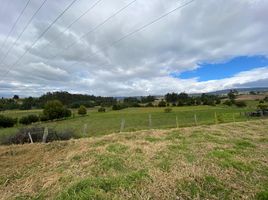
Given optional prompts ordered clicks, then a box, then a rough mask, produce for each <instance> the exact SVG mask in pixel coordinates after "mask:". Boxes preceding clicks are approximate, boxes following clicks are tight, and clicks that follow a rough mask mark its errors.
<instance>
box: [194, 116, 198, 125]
mask: <svg viewBox="0 0 268 200" xmlns="http://www.w3.org/2000/svg"><path fill="white" fill-rule="evenodd" d="M194 121H195V125H196V126H197V117H196V114H194Z"/></svg>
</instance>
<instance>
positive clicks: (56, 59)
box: [0, 0, 268, 96]
mask: <svg viewBox="0 0 268 200" xmlns="http://www.w3.org/2000/svg"><path fill="white" fill-rule="evenodd" d="M130 1H131V0H118V1H108V0H103V2H102V3H100V4H99V5H98V6H97V7H96V8H95V9H94V10H92V12H90V13H88V14H87V15H86V16H84V17H83V18H82V19H81V20H80V21H79V22H78V23H76V24H74V26H73V27H72V28H71V29H70V30H69V31H67V32H66V33H65V34H64V35H60V36H59V34H60V33H61V31H62V30H64V29H65V27H66V26H68V25H69V24H70V23H71V22H72V21H73V20H74V19H75V18H76V17H78V16H79V15H80V14H81V13H82V12H84V11H85V10H86V9H87V8H89V7H90V6H91V5H92V4H93V2H92V1H90V2H89V1H87V0H80V1H78V2H77V3H76V4H75V5H74V6H73V8H71V9H70V10H69V11H68V12H67V13H66V14H65V15H64V16H63V17H62V18H61V20H59V22H58V23H57V24H56V25H55V26H53V27H52V29H51V30H50V31H49V32H48V33H47V34H46V35H45V36H44V37H43V38H42V40H41V41H40V42H39V43H38V44H37V45H36V46H35V48H34V49H32V50H31V51H30V52H29V54H27V55H26V56H25V57H24V59H23V60H22V61H21V62H20V63H19V64H18V65H16V66H15V67H14V68H13V69H12V70H11V72H10V73H9V74H8V76H7V77H5V78H4V79H3V80H2V81H0V86H1V88H0V95H1V94H7V93H13V92H16V93H18V94H25V92H24V91H25V88H27V91H29V92H28V93H27V94H32V95H39V94H42V93H43V92H46V91H50V90H53V91H55V90H68V91H72V92H82V93H94V94H96V95H112V96H121V95H146V94H164V93H166V92H171V91H176V92H180V91H186V92H190V91H191V92H206V91H212V90H218V89H225V88H231V87H235V86H238V87H243V86H247V87H250V86H257V85H259V86H262V85H263V84H266V83H267V81H265V80H267V79H268V76H267V67H266V68H257V69H254V70H251V71H248V72H241V73H239V74H237V75H234V77H230V78H225V79H222V80H211V81H206V82H200V81H198V79H189V80H182V79H176V78H172V77H170V76H169V74H170V73H171V72H178V73H180V72H183V71H187V70H193V69H196V68H197V67H198V64H199V63H201V62H210V63H216V62H222V61H226V60H228V59H231V58H234V57H237V56H253V55H264V56H267V57H268V50H267V45H266V44H268V35H267V31H268V24H267V18H268V12H267V7H268V1H266V0H257V1H253V0H217V1H215V0H206V1H202V0H196V1H195V2H194V3H192V4H190V5H189V6H187V7H185V8H184V9H182V10H181V11H177V12H175V13H173V14H172V15H170V16H168V17H166V18H165V19H163V20H162V21H160V22H158V23H156V24H154V25H152V26H150V27H148V28H147V29H146V30H144V31H142V32H140V33H137V34H136V35H134V36H132V37H130V38H128V39H126V40H124V41H122V42H121V43H119V44H118V45H116V46H109V45H108V44H110V43H111V42H112V41H115V40H117V39H119V38H120V37H122V36H123V35H125V34H126V33H129V32H131V31H133V30H135V29H136V28H138V27H140V26H142V25H143V24H146V23H147V22H149V21H151V20H152V19H154V18H156V17H158V16H160V15H161V14H163V13H165V12H167V11H169V10H171V9H172V8H174V7H176V6H178V5H179V4H182V3H185V2H187V1H186V0H182V1H177V0H170V1H165V0H152V1H142V0H137V2H135V3H134V4H133V5H131V6H130V7H129V8H128V9H126V10H125V11H123V12H122V13H121V14H119V15H118V16H116V17H115V18H113V19H111V21H109V22H108V23H107V24H106V25H104V26H103V27H101V28H100V29H98V30H97V31H95V32H92V33H91V34H89V35H88V36H87V37H85V38H83V39H82V40H78V39H79V38H80V37H81V36H82V35H83V34H84V33H86V32H87V31H89V30H91V29H92V28H93V27H95V26H97V25H98V24H100V23H101V22H102V21H103V20H105V19H106V18H107V17H109V16H110V15H112V14H113V13H114V12H115V11H116V10H118V9H120V8H121V7H123V6H124V5H126V4H127V3H129V2H130ZM7 2H9V0H3V5H5V4H6V3H7ZM70 2H71V1H66V0H59V1H55V2H54V1H48V3H47V5H46V6H44V8H43V9H42V10H41V11H40V13H39V14H38V16H37V17H36V19H35V20H34V22H33V24H32V25H31V26H30V27H29V28H28V30H27V31H26V32H25V34H24V35H23V37H22V38H21V40H20V41H19V43H18V45H17V46H16V47H15V48H14V49H13V51H12V52H11V54H10V55H9V56H8V58H7V59H6V61H5V63H6V64H5V65H4V66H0V72H1V74H3V73H5V72H6V71H7V70H8V66H9V65H10V64H12V63H14V61H16V59H17V58H18V57H19V56H20V55H21V54H22V53H23V51H24V50H25V49H26V48H27V45H28V46H29V45H30V44H31V43H32V42H33V41H34V40H35V39H36V38H37V37H38V35H39V34H40V33H41V32H42V31H43V30H45V28H46V26H48V24H49V23H51V21H52V20H53V19H54V18H55V17H56V16H57V15H58V14H59V13H60V12H61V11H62V10H63V9H64V7H66V6H67V5H68V4H69V3H70ZM23 3H25V2H24V1H20V2H17V3H16V5H13V4H12V3H11V2H10V3H9V4H10V5H9V6H7V10H8V12H6V14H5V15H4V17H1V18H0V24H1V25H0V28H1V29H0V44H1V42H2V41H3V40H4V39H5V35H6V34H7V32H8V30H9V28H10V25H11V24H12V23H13V22H14V20H15V18H16V16H17V14H18V12H19V11H20V9H21V8H22V7H23ZM40 3H41V2H33V3H32V4H30V7H29V8H28V9H27V12H26V15H25V16H23V17H22V19H21V20H20V23H18V24H19V25H18V27H17V28H16V31H15V32H14V33H12V34H11V38H10V40H9V42H8V45H10V44H11V41H12V40H13V41H14V40H15V39H16V36H17V35H18V34H19V32H20V31H21V30H22V28H23V26H24V25H25V22H26V21H27V20H28V19H29V17H30V16H31V14H32V13H33V12H34V11H35V9H36V8H37V7H38V6H39V5H40ZM55 38H57V39H56V40H55ZM50 42H51V43H52V45H47V44H48V43H50ZM72 42H76V43H77V45H75V46H73V47H71V48H70V49H69V50H67V51H62V48H64V47H65V46H67V45H69V44H71V43H72ZM8 45H7V47H8ZM5 49H6V47H5V48H4V52H5ZM94 52H97V54H95V53H94ZM226 70H228V69H226ZM0 80H1V79H0ZM14 83H17V84H15V85H14ZM4 84H5V85H9V86H10V87H9V88H8V89H7V88H6V87H4ZM263 86H267V85H263Z"/></svg>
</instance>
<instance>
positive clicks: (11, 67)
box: [2, 0, 78, 80]
mask: <svg viewBox="0 0 268 200" xmlns="http://www.w3.org/2000/svg"><path fill="white" fill-rule="evenodd" d="M76 1H78V0H73V1H72V2H71V3H70V4H69V5H68V6H67V7H66V8H65V9H64V10H63V11H62V12H61V13H60V14H59V15H58V16H57V17H56V19H54V20H53V21H52V23H51V24H50V25H49V26H48V27H47V28H46V29H45V30H44V31H43V32H42V33H41V34H40V35H39V37H38V38H37V39H36V40H35V41H34V42H33V43H32V45H31V46H30V47H29V48H27V50H26V51H24V53H23V54H22V55H21V56H20V57H19V58H18V59H17V60H16V61H15V63H13V65H11V66H10V68H9V69H8V71H7V72H6V73H5V74H4V76H3V78H4V77H6V76H7V75H8V73H9V72H10V71H11V70H12V69H13V68H14V66H15V65H16V64H18V63H19V62H20V60H21V59H22V58H23V57H24V56H25V55H26V54H27V53H28V52H29V50H30V49H32V48H33V47H34V46H35V45H36V43H37V42H38V41H39V40H40V39H41V38H42V37H43V36H44V35H45V34H46V33H47V32H48V31H49V29H50V28H51V27H52V26H53V25H54V24H55V23H56V22H57V21H58V20H59V19H60V18H61V17H62V16H63V15H64V13H66V12H67V11H68V10H69V9H70V8H71V7H72V6H73V4H74V3H75V2H76ZM3 78H2V80H3Z"/></svg>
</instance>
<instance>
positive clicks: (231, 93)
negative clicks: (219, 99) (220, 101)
mask: <svg viewBox="0 0 268 200" xmlns="http://www.w3.org/2000/svg"><path fill="white" fill-rule="evenodd" d="M236 93H237V92H236V91H235V90H230V92H229V93H228V94H227V95H228V98H229V99H230V101H232V102H234V101H235V97H236V96H235V94H236Z"/></svg>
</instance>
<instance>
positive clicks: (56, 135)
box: [2, 127, 75, 145]
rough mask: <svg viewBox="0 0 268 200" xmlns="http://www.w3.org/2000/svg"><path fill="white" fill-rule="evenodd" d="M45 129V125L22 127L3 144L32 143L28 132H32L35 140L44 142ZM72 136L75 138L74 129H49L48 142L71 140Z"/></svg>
mask: <svg viewBox="0 0 268 200" xmlns="http://www.w3.org/2000/svg"><path fill="white" fill-rule="evenodd" d="M44 130H45V128H44V127H31V128H22V129H20V130H19V131H18V132H17V133H16V134H15V135H12V136H10V135H9V136H7V137H6V138H5V139H4V141H3V142H2V144H6V145H10V144H24V143H30V138H29V136H28V133H30V134H31V137H32V139H33V142H35V143H36V142H42V140H43V134H44ZM72 138H75V135H74V132H73V131H72V130H67V131H63V132H56V131H55V130H54V129H48V136H47V140H46V142H52V141H56V140H70V139H72Z"/></svg>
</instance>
